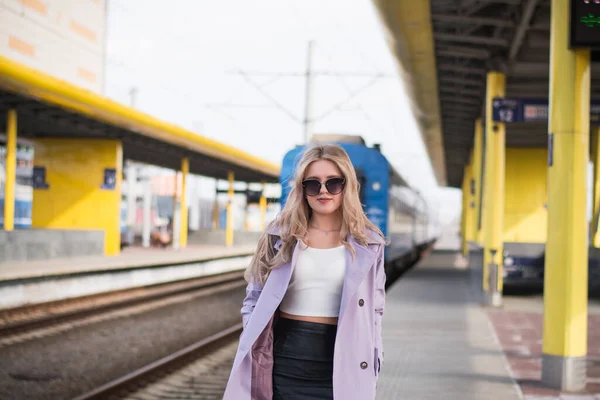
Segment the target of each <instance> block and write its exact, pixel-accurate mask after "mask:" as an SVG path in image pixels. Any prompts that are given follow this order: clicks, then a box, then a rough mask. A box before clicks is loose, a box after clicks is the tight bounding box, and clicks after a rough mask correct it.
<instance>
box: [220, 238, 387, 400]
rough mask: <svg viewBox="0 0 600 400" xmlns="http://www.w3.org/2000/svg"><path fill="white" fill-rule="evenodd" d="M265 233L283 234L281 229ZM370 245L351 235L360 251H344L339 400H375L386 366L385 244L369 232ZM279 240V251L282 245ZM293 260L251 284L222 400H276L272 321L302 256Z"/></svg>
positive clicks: (336, 372)
mask: <svg viewBox="0 0 600 400" xmlns="http://www.w3.org/2000/svg"><path fill="white" fill-rule="evenodd" d="M267 233H269V234H271V235H275V236H279V231H278V230H277V228H271V230H269V231H267ZM366 234H367V237H368V238H369V243H368V246H367V247H365V246H362V245H360V244H359V243H357V242H356V240H354V238H353V237H352V236H348V241H349V243H350V244H352V246H353V247H354V249H355V251H356V257H355V259H354V260H353V259H352V254H351V253H350V251H349V250H348V249H346V275H345V278H344V286H343V290H342V300H341V306H340V314H339V319H338V330H337V336H336V340H335V349H334V362H333V393H334V399H336V400H354V399H356V400H372V399H375V387H376V383H377V378H378V375H379V372H380V368H381V363H382V362H383V343H382V339H381V322H382V318H383V309H384V304H385V271H384V257H383V250H384V246H385V242H384V240H383V238H382V237H381V236H379V235H378V234H376V233H375V232H372V231H370V230H369V231H367V232H366ZM281 244H282V243H281V239H279V240H278V241H277V242H276V244H275V248H276V249H279V248H280V247H281ZM300 251H302V249H301V244H300V243H298V244H297V245H296V248H295V249H294V253H293V256H292V260H291V262H289V263H287V264H285V265H282V266H281V267H278V268H275V269H273V271H271V274H270V275H269V277H268V279H267V281H266V282H265V284H264V285H262V284H258V283H255V282H250V283H249V284H248V287H247V289H246V298H245V299H244V302H243V306H242V310H241V312H242V319H243V325H244V330H243V332H242V335H241V336H240V342H239V347H238V351H237V354H236V356H235V360H234V362H233V367H232V369H231V374H230V376H229V382H228V383H227V388H226V390H225V395H224V397H223V400H272V398H273V383H272V373H273V329H272V328H273V321H274V319H275V318H277V315H278V307H279V303H280V302H281V300H282V299H283V296H284V294H285V292H286V290H287V287H288V284H289V282H290V278H291V276H292V271H293V269H294V266H295V263H296V260H297V258H298V253H299V252H300Z"/></svg>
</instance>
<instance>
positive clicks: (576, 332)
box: [542, 0, 590, 391]
mask: <svg viewBox="0 0 600 400" xmlns="http://www.w3.org/2000/svg"><path fill="white" fill-rule="evenodd" d="M569 6H570V1H569V0H552V5H551V10H552V15H551V18H550V21H551V25H550V26H551V29H550V114H549V125H548V129H549V130H548V133H549V146H548V147H549V149H548V151H549V154H548V160H549V166H548V239H547V242H546V257H545V258H546V265H545V274H544V334H543V337H544V342H543V349H542V353H543V356H542V382H544V384H546V385H548V386H550V387H552V388H556V389H559V390H564V391H577V390H581V389H583V388H584V387H585V376H586V362H585V359H586V353H587V330H588V327H587V317H588V311H587V297H588V296H587V294H588V290H587V288H588V286H587V280H588V266H587V263H588V245H587V244H588V240H587V239H588V237H587V223H586V208H587V207H586V197H587V196H586V194H587V193H586V180H587V179H586V175H587V173H586V172H587V163H588V150H589V123H590V121H589V116H590V51H589V50H583V49H579V50H569V48H568V39H569Z"/></svg>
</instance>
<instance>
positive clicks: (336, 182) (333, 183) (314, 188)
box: [302, 178, 346, 196]
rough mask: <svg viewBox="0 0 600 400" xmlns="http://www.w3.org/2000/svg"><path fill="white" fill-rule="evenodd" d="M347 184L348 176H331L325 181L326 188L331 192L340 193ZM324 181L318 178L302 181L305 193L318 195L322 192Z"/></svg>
mask: <svg viewBox="0 0 600 400" xmlns="http://www.w3.org/2000/svg"><path fill="white" fill-rule="evenodd" d="M345 184H346V178H331V179H327V181H325V188H326V189H327V191H328V192H329V194H340V193H341V192H342V190H344V185H345ZM321 186H322V183H321V182H319V181H318V180H316V179H307V180H305V181H302V187H303V188H304V194H305V195H307V196H316V195H318V194H319V193H321Z"/></svg>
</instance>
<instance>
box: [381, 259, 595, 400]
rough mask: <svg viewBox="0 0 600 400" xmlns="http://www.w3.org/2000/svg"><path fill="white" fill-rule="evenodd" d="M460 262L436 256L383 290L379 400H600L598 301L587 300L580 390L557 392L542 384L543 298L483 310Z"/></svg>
mask: <svg viewBox="0 0 600 400" xmlns="http://www.w3.org/2000/svg"><path fill="white" fill-rule="evenodd" d="M459 260H460V259H459V258H457V256H456V254H455V253H452V252H449V251H444V252H441V251H437V252H434V253H433V254H432V255H430V256H429V257H426V258H425V259H424V260H423V261H422V262H421V263H420V264H417V265H416V266H415V267H414V268H413V269H412V270H410V271H409V272H407V273H406V274H405V275H404V276H402V277H401V278H400V279H399V280H398V281H397V282H396V283H395V284H393V285H392V286H391V287H390V288H389V289H388V291H387V299H386V308H385V316H384V323H383V341H384V354H385V361H384V363H383V366H382V370H381V375H380V377H379V382H378V392H377V399H378V400H391V399H406V400H412V399H414V400H426V399H440V398H443V399H447V400H454V399H456V400H459V399H460V400H470V399H473V400H482V399H485V400H495V399H498V400H512V399H515V400H516V399H524V400H542V399H543V400H550V399H569V400H591V399H600V367H599V366H600V351H599V350H600V335H599V334H598V331H599V329H598V328H600V302H597V301H595V300H593V299H590V312H589V343H588V348H589V352H588V359H587V361H588V369H587V375H588V378H587V382H588V384H587V387H586V390H585V391H583V392H578V393H561V392H559V391H556V390H551V389H548V388H547V387H545V386H544V385H542V383H541V359H542V318H543V301H542V295H541V293H540V294H535V293H534V294H531V293H528V294H525V295H524V294H523V293H520V294H519V293H517V294H515V295H506V296H505V302H504V305H503V307H501V308H498V309H495V308H488V307H483V306H481V302H480V294H479V293H478V290H480V289H478V288H477V287H476V286H475V285H473V283H472V276H473V274H472V271H470V270H469V269H468V267H466V266H465V264H464V263H461V262H459Z"/></svg>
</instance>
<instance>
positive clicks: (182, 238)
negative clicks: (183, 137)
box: [179, 157, 190, 248]
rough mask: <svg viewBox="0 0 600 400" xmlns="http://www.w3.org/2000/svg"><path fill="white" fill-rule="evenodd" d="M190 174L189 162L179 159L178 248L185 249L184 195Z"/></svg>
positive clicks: (185, 217)
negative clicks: (179, 221)
mask: <svg viewBox="0 0 600 400" xmlns="http://www.w3.org/2000/svg"><path fill="white" fill-rule="evenodd" d="M189 172H190V161H189V159H188V158H187V157H184V158H182V159H181V209H180V212H179V215H180V219H181V223H180V225H179V226H180V230H179V246H180V247H182V248H183V247H186V246H187V239H188V207H187V198H186V195H185V192H186V189H187V185H186V183H187V176H188V173H189Z"/></svg>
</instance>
